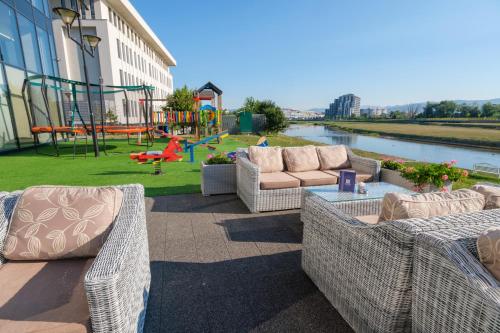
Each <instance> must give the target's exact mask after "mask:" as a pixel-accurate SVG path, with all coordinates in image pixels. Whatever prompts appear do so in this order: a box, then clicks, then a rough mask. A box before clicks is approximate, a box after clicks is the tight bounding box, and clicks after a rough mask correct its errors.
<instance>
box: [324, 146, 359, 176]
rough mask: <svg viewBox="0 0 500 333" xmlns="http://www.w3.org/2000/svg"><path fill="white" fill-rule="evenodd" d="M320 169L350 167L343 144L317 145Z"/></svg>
mask: <svg viewBox="0 0 500 333" xmlns="http://www.w3.org/2000/svg"><path fill="white" fill-rule="evenodd" d="M316 150H317V152H318V158H319V162H320V164H321V170H329V169H346V168H350V167H351V163H350V162H349V157H348V156H347V150H346V149H345V146H341V145H340V146H324V147H317V148H316Z"/></svg>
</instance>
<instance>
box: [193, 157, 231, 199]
mask: <svg viewBox="0 0 500 333" xmlns="http://www.w3.org/2000/svg"><path fill="white" fill-rule="evenodd" d="M201 193H202V194H203V195H204V196H208V195H212V194H229V193H236V164H210V165H208V164H205V162H202V163H201Z"/></svg>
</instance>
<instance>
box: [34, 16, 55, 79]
mask: <svg viewBox="0 0 500 333" xmlns="http://www.w3.org/2000/svg"><path fill="white" fill-rule="evenodd" d="M36 32H37V34H38V45H39V46H40V55H41V56H42V68H43V73H44V74H48V75H54V68H53V67H52V56H51V54H50V41H49V35H48V34H47V31H45V30H43V29H41V28H40V27H38V26H37V27H36Z"/></svg>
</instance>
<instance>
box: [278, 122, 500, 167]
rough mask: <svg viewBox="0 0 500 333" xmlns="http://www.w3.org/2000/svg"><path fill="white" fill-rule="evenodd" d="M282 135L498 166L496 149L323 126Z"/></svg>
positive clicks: (295, 129) (462, 163)
mask: <svg viewBox="0 0 500 333" xmlns="http://www.w3.org/2000/svg"><path fill="white" fill-rule="evenodd" d="M285 134H286V135H289V136H295V137H301V138H304V139H308V140H312V141H317V142H322V143H326V144H344V145H346V146H349V147H352V148H358V149H363V150H367V151H372V152H376V153H380V154H387V155H393V156H399V157H403V158H408V159H413V160H419V161H426V162H443V161H451V160H458V165H459V166H461V167H464V168H469V169H472V168H473V165H474V163H491V164H494V165H497V166H500V152H498V151H490V150H481V149H474V148H467V147H458V146H457V147H455V146H447V145H440V144H434V143H433V144H429V143H420V142H411V141H400V140H394V139H384V138H377V137H371V136H365V135H359V134H353V133H348V132H342V131H338V130H332V129H329V128H326V127H325V126H306V125H292V126H290V128H288V129H287V130H286V131H285Z"/></svg>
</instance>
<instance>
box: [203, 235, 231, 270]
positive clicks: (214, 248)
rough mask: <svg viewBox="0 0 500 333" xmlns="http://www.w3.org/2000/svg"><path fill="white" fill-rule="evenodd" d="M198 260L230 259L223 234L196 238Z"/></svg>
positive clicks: (204, 261) (215, 260)
mask: <svg viewBox="0 0 500 333" xmlns="http://www.w3.org/2000/svg"><path fill="white" fill-rule="evenodd" d="M196 251H197V254H198V261H199V262H202V263H206V262H217V261H224V260H229V259H231V257H230V256H229V251H228V250H227V246H226V242H225V241H224V239H223V238H222V236H220V235H218V236H216V237H210V238H208V237H202V238H200V239H196Z"/></svg>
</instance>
